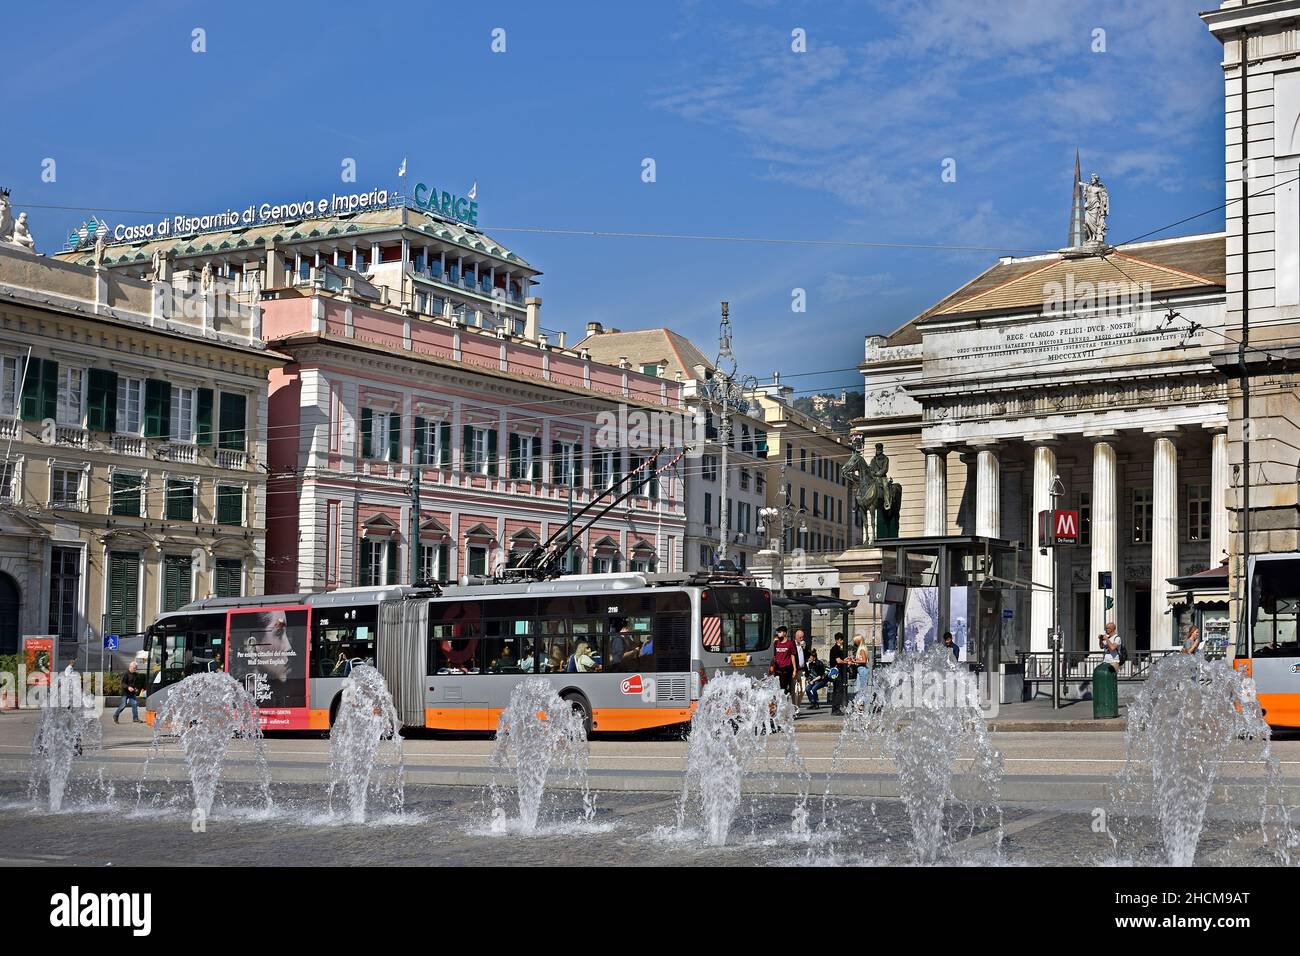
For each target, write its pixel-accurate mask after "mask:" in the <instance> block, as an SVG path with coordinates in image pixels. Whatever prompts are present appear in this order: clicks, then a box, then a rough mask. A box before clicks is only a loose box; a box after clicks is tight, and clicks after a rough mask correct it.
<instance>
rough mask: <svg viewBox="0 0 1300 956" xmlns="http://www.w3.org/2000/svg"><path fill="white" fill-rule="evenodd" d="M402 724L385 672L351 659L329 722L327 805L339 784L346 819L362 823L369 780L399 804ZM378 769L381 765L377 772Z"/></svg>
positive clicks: (402, 772)
mask: <svg viewBox="0 0 1300 956" xmlns="http://www.w3.org/2000/svg"><path fill="white" fill-rule="evenodd" d="M401 728H402V719H401V717H399V716H398V714H397V708H396V707H395V706H394V705H393V698H392V695H391V694H389V692H388V684H387V683H385V681H384V677H383V675H382V674H380V673H379V671H377V670H376V669H375V668H373V667H371V666H370V665H368V664H357V665H355V666H354V667H353V668H352V671H351V673H350V674H349V675H348V680H347V682H346V683H345V684H344V685H343V695H342V699H341V700H340V702H339V709H338V714H337V715H336V716H335V718H334V726H333V727H332V728H330V783H329V791H328V795H329V801H330V809H331V810H333V802H334V791H335V789H336V788H337V787H340V786H341V787H342V788H343V792H344V793H345V794H346V796H347V802H348V808H349V819H350V820H351V821H352V822H353V823H364V822H365V819H366V801H367V797H368V796H369V791H370V787H371V782H372V780H375V782H376V789H377V790H378V791H379V792H381V793H387V794H388V796H389V805H390V807H391V809H393V810H394V811H400V810H401V809H402V803H403V781H404V777H405V763H404V760H403V756H402V738H401V736H400V734H399V733H398V732H399V731H400V730H401ZM376 769H379V770H381V773H380V775H379V777H377V778H376V777H375V771H376Z"/></svg>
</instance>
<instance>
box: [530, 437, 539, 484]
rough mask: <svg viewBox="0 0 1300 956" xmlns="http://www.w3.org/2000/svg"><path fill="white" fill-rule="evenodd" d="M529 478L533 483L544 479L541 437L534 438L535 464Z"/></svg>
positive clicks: (531, 468)
mask: <svg viewBox="0 0 1300 956" xmlns="http://www.w3.org/2000/svg"><path fill="white" fill-rule="evenodd" d="M528 477H529V479H531V480H532V481H539V480H540V479H541V477H542V438H541V436H540V435H534V436H533V463H532V465H531V467H530V470H529V472H528Z"/></svg>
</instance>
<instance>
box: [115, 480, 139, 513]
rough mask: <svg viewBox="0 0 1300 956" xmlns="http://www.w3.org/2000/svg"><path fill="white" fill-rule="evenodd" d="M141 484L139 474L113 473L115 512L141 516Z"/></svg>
mask: <svg viewBox="0 0 1300 956" xmlns="http://www.w3.org/2000/svg"><path fill="white" fill-rule="evenodd" d="M140 485H141V481H140V476H139V475H123V474H120V473H119V474H114V475H113V507H112V511H113V514H115V515H123V516H129V517H132V518H138V517H140V505H141V500H140V498H141V495H140Z"/></svg>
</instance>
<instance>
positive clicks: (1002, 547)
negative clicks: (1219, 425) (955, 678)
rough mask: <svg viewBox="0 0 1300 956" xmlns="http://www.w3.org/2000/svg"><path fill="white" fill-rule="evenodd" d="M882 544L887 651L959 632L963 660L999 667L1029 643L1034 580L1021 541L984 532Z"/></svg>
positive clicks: (886, 654)
mask: <svg viewBox="0 0 1300 956" xmlns="http://www.w3.org/2000/svg"><path fill="white" fill-rule="evenodd" d="M876 547H878V548H880V549H881V574H880V580H881V585H880V586H879V587H877V588H874V589H873V594H872V600H873V601H875V602H876V603H879V604H884V605H885V608H884V614H883V617H884V624H883V627H882V630H881V645H882V646H881V653H882V657H883V658H884V659H885V660H889V659H891V658H892V657H893V655H894V654H895V653H896V652H897V651H898V650H900V649H902V648H911V649H918V650H919V649H924V648H925V647H929V646H930V645H931V644H933V643H935V642H938V641H940V640H942V638H943V635H944V633H945V632H946V631H951V632H952V635H953V640H954V642H955V643H956V645H957V647H958V648H959V649H960V650H959V659H960V660H962V661H965V662H968V663H970V664H972V665H974V666H975V667H977V668H978V669H980V670H989V671H997V670H998V669H999V666H1000V665H1001V664H1002V663H1003V662H1004V661H1005V662H1008V663H1011V662H1015V661H1016V660H1017V657H1016V655H1017V653H1018V651H1019V650H1021V649H1022V648H1027V646H1028V637H1027V627H1028V618H1029V595H1030V582H1029V579H1028V575H1027V574H1025V573H1023V569H1022V567H1021V566H1022V564H1023V562H1022V560H1021V545H1020V542H1018V541H1010V540H1007V539H1005V538H991V537H985V536H982V535H954V536H943V537H918V538H888V539H882V540H880V541H877V542H876Z"/></svg>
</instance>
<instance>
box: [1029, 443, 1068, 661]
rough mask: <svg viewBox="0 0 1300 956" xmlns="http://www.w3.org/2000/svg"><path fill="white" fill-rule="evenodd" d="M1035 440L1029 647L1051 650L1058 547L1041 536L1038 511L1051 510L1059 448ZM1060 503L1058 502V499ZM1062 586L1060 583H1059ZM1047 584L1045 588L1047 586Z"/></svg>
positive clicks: (1036, 649)
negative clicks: (1048, 544) (1047, 545)
mask: <svg viewBox="0 0 1300 956" xmlns="http://www.w3.org/2000/svg"><path fill="white" fill-rule="evenodd" d="M1032 441H1033V443H1034V504H1033V511H1032V512H1031V515H1030V522H1031V524H1032V526H1033V531H1032V532H1031V533H1032V534H1033V537H1034V550H1033V552H1032V561H1031V570H1030V578H1031V579H1032V580H1033V582H1034V589H1033V591H1031V592H1030V599H1029V606H1030V616H1029V649H1030V650H1031V651H1049V650H1051V649H1052V645H1051V643H1050V642H1049V641H1048V638H1047V633H1048V630H1049V629H1050V628H1051V627H1052V623H1053V613H1052V610H1053V603H1052V598H1053V592H1052V591H1051V590H1048V589H1049V588H1051V586H1052V584H1053V579H1052V562H1053V561H1054V560H1055V559H1056V553H1055V552H1056V549H1055V548H1045V547H1044V545H1043V542H1042V541H1040V540H1039V539H1038V514H1039V512H1041V511H1049V510H1051V507H1052V481H1053V479H1054V478H1055V477H1056V451H1055V449H1054V448H1053V447H1052V444H1053V443H1052V441H1051V439H1049V438H1044V437H1038V438H1035V439H1032ZM1058 504H1059V502H1058ZM1056 583H1057V584H1058V586H1059V583H1060V582H1056ZM1044 586H1046V587H1044Z"/></svg>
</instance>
